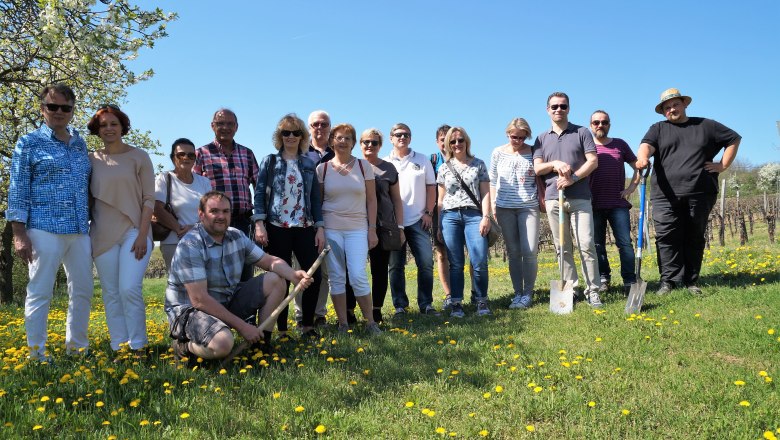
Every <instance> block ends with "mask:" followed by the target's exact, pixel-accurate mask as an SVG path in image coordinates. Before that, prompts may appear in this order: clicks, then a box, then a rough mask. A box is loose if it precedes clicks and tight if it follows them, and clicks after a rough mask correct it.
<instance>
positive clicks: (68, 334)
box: [24, 229, 94, 358]
mask: <svg viewBox="0 0 780 440" xmlns="http://www.w3.org/2000/svg"><path fill="white" fill-rule="evenodd" d="M27 236H28V237H30V242H31V243H32V248H33V260H32V263H30V265H29V267H28V270H29V276H30V282H29V283H28V284H27V296H26V297H25V299H24V327H25V329H26V331H27V345H28V346H29V347H30V357H32V358H38V357H41V356H44V355H45V351H46V339H47V327H48V319H49V306H50V305H51V299H52V295H53V293H54V280H55V277H56V276H57V270H59V267H60V264H62V265H63V266H64V267H65V274H66V275H67V279H68V317H67V321H66V324H65V347H66V350H67V352H68V353H74V352H77V351H78V350H79V349H81V348H84V349H86V348H87V346H88V345H89V339H88V338H87V327H89V310H90V307H91V305H92V304H91V302H92V291H93V289H94V283H93V280H92V247H91V245H90V241H89V235H86V234H52V233H50V232H46V231H42V230H40V229H30V230H28V231H27Z"/></svg>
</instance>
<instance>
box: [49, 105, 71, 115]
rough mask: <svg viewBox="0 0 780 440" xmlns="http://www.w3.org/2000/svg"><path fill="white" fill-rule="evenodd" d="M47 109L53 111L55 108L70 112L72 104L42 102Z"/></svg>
mask: <svg viewBox="0 0 780 440" xmlns="http://www.w3.org/2000/svg"><path fill="white" fill-rule="evenodd" d="M43 105H44V106H45V107H46V109H47V110H49V111H50V112H52V113H54V112H56V111H57V109H59V110H62V112H63V113H70V112H72V111H73V106H72V105H68V104H49V103H46V104H43Z"/></svg>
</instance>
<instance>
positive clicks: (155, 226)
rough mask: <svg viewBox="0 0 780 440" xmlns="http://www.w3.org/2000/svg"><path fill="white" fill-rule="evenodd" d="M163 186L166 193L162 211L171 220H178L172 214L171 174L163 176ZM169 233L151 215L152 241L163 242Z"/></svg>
mask: <svg viewBox="0 0 780 440" xmlns="http://www.w3.org/2000/svg"><path fill="white" fill-rule="evenodd" d="M165 185H166V186H167V187H168V192H167V195H166V196H165V207H164V209H165V210H166V211H168V212H169V213H170V214H171V215H172V216H173V218H175V219H176V220H178V219H179V217H177V216H176V213H175V212H173V206H171V173H166V174H165ZM170 233H171V229H170V228H169V227H167V226H164V225H163V224H162V223H160V222H159V221H157V216H155V215H152V240H154V241H163V240H165V239H166V238H168V234H170Z"/></svg>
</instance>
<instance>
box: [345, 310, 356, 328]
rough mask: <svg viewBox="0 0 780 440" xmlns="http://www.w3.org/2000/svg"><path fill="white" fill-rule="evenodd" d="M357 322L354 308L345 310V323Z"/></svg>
mask: <svg viewBox="0 0 780 440" xmlns="http://www.w3.org/2000/svg"><path fill="white" fill-rule="evenodd" d="M356 323H357V316H355V311H354V310H347V324H349V325H352V324H356Z"/></svg>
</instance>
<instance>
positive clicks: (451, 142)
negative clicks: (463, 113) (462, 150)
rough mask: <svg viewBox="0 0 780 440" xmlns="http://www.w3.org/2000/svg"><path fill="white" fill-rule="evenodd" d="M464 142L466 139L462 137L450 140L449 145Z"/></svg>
mask: <svg viewBox="0 0 780 440" xmlns="http://www.w3.org/2000/svg"><path fill="white" fill-rule="evenodd" d="M465 143H466V139H464V138H457V139H453V140H451V141H450V145H455V144H465Z"/></svg>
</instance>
